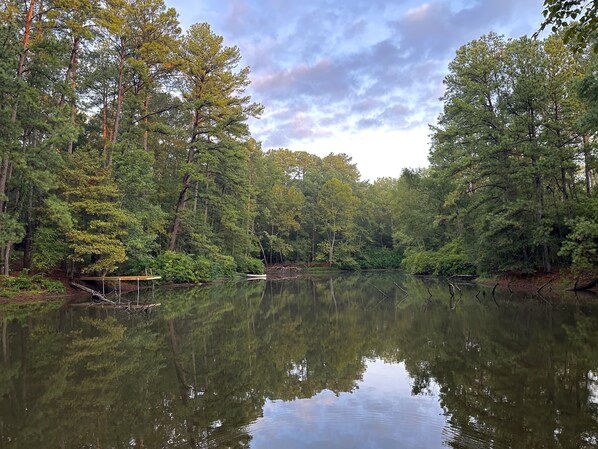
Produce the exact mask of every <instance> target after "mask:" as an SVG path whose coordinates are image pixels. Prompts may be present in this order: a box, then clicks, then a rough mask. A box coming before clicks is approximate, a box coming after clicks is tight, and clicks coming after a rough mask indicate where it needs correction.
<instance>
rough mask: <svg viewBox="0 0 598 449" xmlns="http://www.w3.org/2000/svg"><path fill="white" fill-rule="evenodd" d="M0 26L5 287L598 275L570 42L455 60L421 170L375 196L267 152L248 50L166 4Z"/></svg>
mask: <svg viewBox="0 0 598 449" xmlns="http://www.w3.org/2000/svg"><path fill="white" fill-rule="evenodd" d="M0 24H1V25H0V100H1V101H0V125H1V126H0V249H1V251H0V272H1V274H4V275H9V274H11V273H13V272H15V271H20V270H22V269H27V270H31V271H32V272H35V273H43V272H47V271H50V270H53V269H56V268H61V269H64V270H65V271H66V272H67V274H68V275H74V274H77V273H96V274H107V273H110V272H116V271H117V272H118V273H121V274H126V273H133V274H138V273H140V272H143V271H144V270H152V271H153V272H155V273H159V274H160V275H162V276H163V277H164V278H165V280H166V281H168V282H197V281H205V280H209V279H212V278H214V277H218V276H228V275H232V274H234V273H235V272H245V273H262V272H263V270H264V263H265V264H272V263H324V264H330V265H331V266H334V267H337V268H341V269H350V270H356V269H360V268H399V267H402V268H405V269H406V270H408V271H410V272H413V273H427V274H443V275H444V274H447V275H448V274H454V273H459V274H474V273H477V274H480V273H513V272H516V273H535V272H550V271H552V270H554V269H555V268H565V269H569V268H573V269H574V270H580V271H582V270H590V271H591V270H595V269H596V267H597V266H598V195H597V194H596V189H595V185H596V182H597V181H598V178H597V169H598V158H597V149H596V132H597V130H598V57H597V56H596V54H595V53H591V52H584V51H577V52H574V51H573V48H574V47H576V46H575V45H574V44H573V43H567V44H565V43H564V42H563V39H562V36H561V35H559V34H553V35H551V36H549V37H548V38H546V39H544V40H534V39H530V38H528V37H522V38H519V39H513V40H508V39H505V38H503V37H501V36H497V35H494V34H489V35H486V36H482V37H480V38H479V39H476V40H474V41H472V42H470V43H467V44H465V45H464V46H463V47H461V48H460V49H459V50H458V52H457V54H456V57H455V59H454V60H453V61H452V62H451V64H450V65H449V69H448V75H447V76H446V78H445V87H446V92H445V95H444V97H443V98H442V101H443V104H444V109H443V112H442V113H441V115H440V117H439V118H438V122H437V123H436V124H435V125H434V126H432V127H431V138H432V145H431V149H430V158H429V160H430V166H429V167H428V168H425V169H411V170H404V171H403V172H402V173H397V176H398V178H397V179H390V178H384V179H378V180H376V181H374V182H371V183H370V182H364V181H362V180H361V179H360V174H359V171H358V168H357V167H356V166H355V165H354V164H353V163H352V162H351V159H350V158H349V157H348V156H346V155H345V154H342V153H338V154H333V153H331V154H329V155H328V156H326V157H318V156H315V155H312V154H309V153H307V152H302V151H290V150H288V149H282V148H281V149H271V150H268V151H263V150H262V148H261V145H260V143H259V142H257V141H256V140H255V139H253V138H252V137H251V134H250V130H249V127H248V120H249V119H250V118H252V117H259V115H260V114H261V113H262V110H263V107H262V105H259V104H256V103H255V102H253V101H252V100H251V98H250V96H248V95H247V93H246V88H247V87H248V85H249V83H250V71H249V68H247V67H243V65H242V64H241V54H240V52H239V49H238V48H237V47H229V46H226V45H225V44H224V39H223V37H221V36H218V35H216V34H215V33H214V32H213V31H212V30H211V28H210V26H209V25H208V24H206V23H200V24H195V25H192V26H191V27H190V28H189V29H188V30H187V31H185V32H183V31H181V29H180V26H179V23H178V20H177V13H176V11H175V10H174V9H172V8H167V7H166V6H165V5H164V3H163V1H161V0H148V1H145V2H141V3H137V2H132V1H125V0H109V1H103V2H99V1H89V2H78V1H72V0H71V1H68V0H60V1H59V0H54V1H45V2H36V1H34V0H30V1H28V2H16V1H10V0H1V1H0ZM335 151H341V152H342V148H338V149H335ZM397 151H410V149H409V148H405V147H402V146H401V144H400V142H397ZM7 282H8V281H7ZM11 282H12V281H11Z"/></svg>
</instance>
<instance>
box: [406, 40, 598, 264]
mask: <svg viewBox="0 0 598 449" xmlns="http://www.w3.org/2000/svg"><path fill="white" fill-rule="evenodd" d="M445 87H446V93H445V95H444V97H443V101H444V110H443V112H442V113H441V115H440V117H439V119H438V123H437V124H436V126H434V127H432V149H431V152H430V168H429V169H427V170H424V171H419V172H405V173H404V174H403V175H402V176H401V178H400V180H399V196H398V198H397V201H398V202H399V204H401V206H400V214H399V216H400V217H401V219H400V221H398V220H397V222H398V227H399V229H400V231H399V235H398V237H399V238H398V241H399V242H400V243H402V244H404V245H405V246H406V247H407V252H406V257H405V260H404V264H405V266H406V267H407V268H408V269H409V270H410V271H412V272H436V273H443V272H454V271H470V272H475V271H477V272H482V273H493V272H519V273H521V272H525V273H530V272H537V271H543V272H550V271H551V270H553V269H554V268H555V267H570V266H573V267H574V268H576V269H595V268H596V267H598V196H597V194H596V182H597V180H598V179H597V176H596V175H597V173H596V171H597V169H598V160H597V157H596V156H597V152H596V131H597V130H598V59H597V58H596V55H595V54H583V53H574V52H572V51H571V50H570V49H569V48H568V47H567V46H565V45H564V44H563V42H562V40H561V39H560V37H559V36H555V35H553V36H551V37H549V38H548V39H546V40H543V41H542V40H532V39H529V38H527V37H523V38H520V39H516V40H507V39H504V38H502V37H499V36H496V35H493V34H490V35H487V36H484V37H481V38H480V39H477V40H474V41H472V42H470V43H468V44H467V45H464V46H463V47H461V48H460V49H459V50H458V52H457V55H456V57H455V59H454V60H453V61H452V62H451V64H450V66H449V74H448V75H447V76H446V78H445Z"/></svg>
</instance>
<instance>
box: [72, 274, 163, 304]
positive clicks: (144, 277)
mask: <svg viewBox="0 0 598 449" xmlns="http://www.w3.org/2000/svg"><path fill="white" fill-rule="evenodd" d="M158 279H162V276H154V275H153V274H151V275H147V274H146V275H139V276H81V277H79V278H77V280H78V281H94V282H101V283H102V293H101V294H100V292H96V291H95V290H93V289H90V288H88V287H85V286H82V285H79V284H76V283H74V282H71V285H72V286H74V287H76V288H79V289H81V290H85V291H87V292H88V293H91V294H92V295H94V294H95V295H96V296H97V297H98V298H100V299H101V300H102V301H104V302H107V303H110V304H112V305H116V303H114V302H113V301H110V300H109V299H107V298H106V296H105V295H106V287H105V284H106V282H107V281H108V282H110V281H116V282H118V303H120V297H121V296H122V285H121V282H122V281H125V282H127V281H136V282H137V305H139V291H140V285H139V283H140V282H141V281H152V290H153V287H154V281H156V280H158Z"/></svg>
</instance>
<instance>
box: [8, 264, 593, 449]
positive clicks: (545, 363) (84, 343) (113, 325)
mask: <svg viewBox="0 0 598 449" xmlns="http://www.w3.org/2000/svg"><path fill="white" fill-rule="evenodd" d="M405 290H406V291H407V292H408V293H405ZM430 293H432V298H430V297H429V296H430ZM155 300H156V301H157V302H161V303H162V308H161V310H159V311H158V312H157V313H154V314H153V315H150V316H138V315H125V314H122V313H115V312H106V311H98V310H90V311H80V310H77V311H74V310H72V309H68V308H62V309H59V310H50V311H48V310H41V311H39V312H34V313H29V314H27V313H23V312H22V311H20V312H18V313H16V312H11V311H6V310H2V309H0V324H1V325H2V329H1V330H2V332H1V333H0V335H3V337H2V345H1V346H2V348H3V349H2V351H3V353H2V354H3V356H2V358H1V359H0V399H2V400H1V401H0V448H1V447H5V446H7V447H12V446H8V445H9V444H11V443H8V441H9V439H11V441H12V440H13V439H14V438H17V440H18V441H19V442H20V443H19V444H20V446H17V447H40V448H43V447H82V446H85V447H175V446H180V445H184V446H190V447H208V446H209V447H220V446H222V447H236V448H242V447H247V446H248V445H249V442H250V438H251V437H250V435H248V434H247V432H246V430H245V429H246V427H247V425H248V424H250V423H251V422H253V421H255V420H256V419H257V418H258V417H260V416H261V414H262V410H263V406H264V404H265V401H266V399H268V398H269V399H272V400H275V399H282V400H293V399H296V398H309V397H311V396H313V395H315V394H317V393H318V392H320V391H322V390H324V389H329V390H331V391H333V392H335V393H336V394H340V393H341V392H348V391H352V390H353V389H354V388H355V385H356V382H357V381H358V380H359V379H361V377H362V375H363V372H364V370H365V366H366V365H365V360H366V359H367V358H374V357H380V358H382V359H384V360H386V361H394V362H400V361H405V364H406V367H407V369H408V371H409V372H410V374H411V376H412V378H413V384H412V390H413V392H414V394H426V393H427V392H429V391H430V387H431V385H432V382H435V383H437V384H438V385H439V390H440V400H441V404H442V406H443V407H444V409H445V410H446V412H447V415H448V417H449V418H448V419H449V420H450V423H451V429H448V430H447V435H446V437H447V439H448V440H449V443H450V444H451V445H452V446H453V447H481V446H483V445H487V442H488V441H494V444H495V446H496V447H505V446H511V447H583V445H584V438H585V439H586V440H589V439H590V438H591V436H592V435H595V431H596V420H595V419H596V418H595V417H596V416H597V411H596V410H595V407H596V405H595V403H594V402H592V400H590V399H591V394H592V391H594V393H593V394H594V395H596V394H598V391H596V387H595V382H594V380H593V379H594V377H591V376H592V374H591V371H592V370H593V371H594V372H595V371H597V368H598V367H597V365H598V363H597V360H598V354H597V349H596V348H595V345H593V344H592V342H593V341H595V339H596V336H597V334H598V328H597V324H596V320H595V319H594V318H593V317H591V316H590V312H589V311H586V310H584V309H581V308H578V309H577V310H573V308H565V307H563V308H562V309H551V308H549V307H548V306H546V305H545V304H538V303H535V302H526V303H515V302H509V303H507V302H500V303H499V304H500V307H497V306H496V304H495V303H494V302H493V301H492V300H491V299H488V298H482V299H481V301H479V302H478V300H476V299H475V297H474V296H473V294H470V293H468V292H466V291H465V292H464V294H463V297H462V298H459V300H458V301H459V302H458V303H457V306H456V309H455V310H450V307H449V302H448V291H447V290H446V285H441V284H434V283H433V282H432V281H427V284H424V283H422V281H421V280H418V279H414V278H402V277H400V276H399V275H388V274H378V273H369V274H365V275H362V276H335V277H334V278H332V279H331V278H329V277H314V278H311V279H302V280H298V281H293V282H268V283H263V282H253V283H242V284H239V285H237V284H234V283H226V284H222V285H212V286H209V287H204V288H198V289H193V290H186V291H176V292H173V291H158V292H156V298H155ZM588 376H590V377H588ZM592 388H594V390H592ZM594 401H595V398H594ZM592 432H594V433H593V434H592ZM482 441H483V442H485V443H484V444H481V443H480V442H482ZM486 447H487V446H486Z"/></svg>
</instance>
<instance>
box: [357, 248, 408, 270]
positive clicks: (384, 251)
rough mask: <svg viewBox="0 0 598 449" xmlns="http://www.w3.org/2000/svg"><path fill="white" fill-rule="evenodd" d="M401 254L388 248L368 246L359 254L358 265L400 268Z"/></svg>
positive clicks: (376, 267) (366, 267)
mask: <svg viewBox="0 0 598 449" xmlns="http://www.w3.org/2000/svg"><path fill="white" fill-rule="evenodd" d="M402 261H403V257H402V254H401V253H400V252H398V251H396V250H393V249H390V248H369V249H367V250H366V251H365V252H363V253H362V254H361V257H360V259H359V265H360V266H361V268H363V269H392V268H395V269H397V268H401V263H402Z"/></svg>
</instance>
